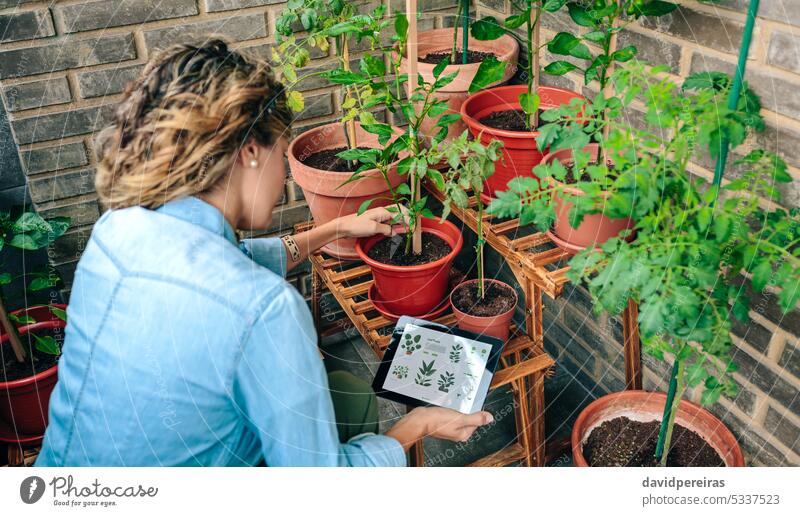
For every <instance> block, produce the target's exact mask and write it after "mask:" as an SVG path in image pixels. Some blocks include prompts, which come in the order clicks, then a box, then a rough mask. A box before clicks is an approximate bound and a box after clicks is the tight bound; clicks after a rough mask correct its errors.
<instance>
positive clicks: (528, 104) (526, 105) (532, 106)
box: [519, 92, 540, 115]
mask: <svg viewBox="0 0 800 516" xmlns="http://www.w3.org/2000/svg"><path fill="white" fill-rule="evenodd" d="M539 102H540V99H539V95H537V94H535V93H528V92H525V93H522V94H520V96H519V105H520V107H521V108H522V110H523V111H524V112H525V113H527V114H529V115H533V114H534V113H536V112H537V111H538V110H539Z"/></svg>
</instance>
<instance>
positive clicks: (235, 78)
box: [37, 40, 491, 466]
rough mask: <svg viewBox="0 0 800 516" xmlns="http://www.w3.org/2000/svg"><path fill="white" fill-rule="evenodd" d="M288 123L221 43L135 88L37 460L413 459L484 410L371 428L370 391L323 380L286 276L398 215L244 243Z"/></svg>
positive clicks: (343, 380) (188, 51)
mask: <svg viewBox="0 0 800 516" xmlns="http://www.w3.org/2000/svg"><path fill="white" fill-rule="evenodd" d="M289 123H290V115H289V111H288V110H287V108H286V103H285V96H284V93H283V92H282V90H281V87H280V86H279V85H278V84H277V83H276V82H274V80H273V79H272V78H271V76H270V74H269V71H268V69H267V68H266V66H265V65H263V64H262V63H260V62H258V61H256V60H254V59H251V58H249V57H247V56H245V55H243V54H242V53H240V52H236V51H233V50H230V49H229V48H228V46H227V45H226V43H225V42H223V41H220V40H214V41H209V42H208V43H206V44H204V45H202V46H199V47H194V46H186V45H183V46H178V47H175V48H173V49H170V50H168V51H166V52H165V53H164V54H162V55H161V56H160V57H159V58H157V59H156V60H154V61H153V62H152V63H150V64H149V65H148V66H147V67H146V69H145V70H144V71H143V73H142V75H141V77H139V79H138V80H137V81H136V82H135V83H134V84H132V85H131V86H130V87H129V88H128V90H127V92H126V94H125V98H124V99H123V101H122V103H121V105H120V106H119V108H118V110H117V113H116V117H115V121H114V123H113V125H112V126H111V127H110V128H108V129H107V130H106V131H104V132H103V134H102V135H101V138H100V144H99V152H98V155H99V156H100V163H99V165H98V171H97V178H96V187H97V192H98V194H99V196H100V200H101V201H102V203H103V204H104V205H105V206H106V207H107V208H110V210H109V211H107V212H106V213H105V214H104V215H103V216H102V217H101V218H100V220H98V222H97V223H96V225H95V227H94V230H93V232H92V237H91V239H90V240H89V242H88V244H87V246H86V250H85V252H84V254H83V256H82V258H81V261H80V263H79V265H78V268H77V271H76V275H75V281H74V284H73V288H72V294H71V298H70V305H69V324H68V326H67V329H66V338H65V342H64V347H63V356H62V357H61V361H60V363H59V372H58V376H59V378H58V384H57V386H56V388H55V391H54V393H53V396H52V399H51V401H50V425H49V427H48V429H47V433H46V435H45V439H44V444H43V447H42V450H41V453H40V455H39V459H38V461H37V465H43V466H51V465H96V466H100V465H102V466H106V465H215V466H227V465H256V464H260V463H266V464H267V465H269V466H283V465H287V466H300V465H330V466H367V465H369V466H384V465H387V466H388V465H405V451H407V450H408V448H409V447H410V446H411V445H412V444H413V443H414V442H416V441H417V440H419V439H421V438H422V437H423V436H432V437H438V438H443V439H451V440H466V439H468V438H469V436H470V435H471V434H472V432H473V431H474V430H475V428H476V427H478V426H480V425H483V424H487V423H489V422H491V415H490V414H488V413H486V412H481V413H477V414H473V415H463V414H459V413H457V412H454V411H450V410H446V409H440V408H431V407H426V408H417V409H414V410H412V411H411V412H410V413H409V414H408V415H406V416H405V417H404V418H402V419H401V420H399V421H398V422H397V423H396V424H395V425H394V427H392V428H391V429H390V430H389V431H388V432H386V434H384V435H375V432H377V429H378V421H377V410H376V401H375V395H374V393H373V392H372V391H371V389H369V387H368V386H367V385H366V384H365V383H364V382H360V381H358V380H357V379H355V378H354V377H352V376H350V375H347V374H344V373H334V374H332V375H331V376H326V373H325V369H324V366H323V363H322V360H321V358H320V355H319V351H318V350H317V347H316V335H315V331H314V326H313V324H312V320H311V316H310V313H309V310H308V307H307V305H306V303H305V301H304V300H303V298H302V297H301V296H300V295H299V294H298V292H297V291H296V290H295V289H294V288H293V287H292V286H291V285H289V284H288V283H287V282H286V281H285V280H284V276H285V274H286V272H287V270H289V269H291V268H292V267H294V266H295V265H298V264H299V263H301V262H302V261H303V260H304V259H305V257H306V256H307V255H308V254H309V253H310V252H313V251H314V250H316V249H318V248H320V247H321V246H323V245H325V244H327V243H328V242H331V241H333V240H334V239H336V238H337V237H341V236H346V237H365V236H370V235H373V234H376V233H382V234H386V235H390V234H391V232H392V228H391V226H390V225H388V224H387V222H388V221H389V219H390V218H391V215H390V214H389V213H388V212H386V210H384V209H383V208H380V209H375V210H371V211H368V212H367V213H365V214H363V215H362V216H358V217H357V216H350V217H344V218H342V219H338V220H335V221H333V222H331V223H328V224H325V225H322V226H320V227H317V228H315V229H312V230H310V231H308V232H305V233H301V234H299V235H296V236H294V237H284V239H283V240H281V239H251V240H243V241H241V242H238V241H237V237H236V233H235V232H234V228H236V229H242V230H251V229H266V228H268V227H269V226H270V222H271V215H272V210H273V208H274V207H275V205H276V204H277V203H278V201H279V200H280V199H281V196H282V192H283V188H284V181H285V176H286V170H285V167H284V153H285V151H286V146H287V142H286V138H285V136H286V134H287V133H288V129H289ZM329 389H330V390H329Z"/></svg>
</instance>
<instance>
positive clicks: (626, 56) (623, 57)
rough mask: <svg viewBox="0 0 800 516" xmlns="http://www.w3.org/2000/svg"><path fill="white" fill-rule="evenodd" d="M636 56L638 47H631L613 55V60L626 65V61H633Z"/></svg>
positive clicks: (621, 49)
mask: <svg viewBox="0 0 800 516" xmlns="http://www.w3.org/2000/svg"><path fill="white" fill-rule="evenodd" d="M635 55H636V47H635V46H633V45H629V46H627V47H624V48H620V49H619V50H617V51H616V52H614V53H613V54H611V59H613V60H614V61H619V62H620V63H624V62H626V61H630V60H631V59H633V56H635Z"/></svg>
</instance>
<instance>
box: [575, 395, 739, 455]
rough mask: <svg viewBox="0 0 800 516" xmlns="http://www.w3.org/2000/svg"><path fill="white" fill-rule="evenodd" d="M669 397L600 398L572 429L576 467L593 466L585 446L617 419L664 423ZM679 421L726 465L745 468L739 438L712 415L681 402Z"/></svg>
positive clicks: (696, 406) (619, 396)
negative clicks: (597, 431)
mask: <svg viewBox="0 0 800 516" xmlns="http://www.w3.org/2000/svg"><path fill="white" fill-rule="evenodd" d="M666 402H667V395H666V393H663V392H648V391H622V392H616V393H613V394H608V395H606V396H603V397H601V398H597V399H596V400H594V401H593V402H592V403H590V404H589V405H588V406H587V407H586V408H585V409H583V410H582V411H581V413H580V415H579V416H578V419H577V421H575V425H574V426H573V427H572V462H573V464H574V465H575V466H581V467H586V466H589V464H588V463H587V462H586V458H585V457H584V456H583V445H584V444H585V443H586V440H587V439H588V438H589V435H590V434H591V432H592V430H594V429H595V428H596V427H598V426H599V425H601V424H602V423H603V422H604V421H608V420H611V419H614V418H617V417H621V416H625V417H627V418H628V419H631V420H634V421H642V422H647V421H661V417H662V416H663V414H664V404H665V403H666ZM675 422H676V423H677V424H679V425H681V426H682V427H684V428H687V429H689V430H691V431H693V432H696V433H697V434H698V435H699V436H700V437H702V438H703V439H704V440H705V441H706V442H707V443H708V444H709V445H711V447H712V448H714V450H716V452H717V453H719V456H720V457H722V460H723V461H724V462H725V465H726V466H735V467H741V466H744V456H743V455H742V449H741V447H740V446H739V443H738V442H737V441H736V437H734V435H733V434H732V433H731V431H730V430H728V427H726V426H725V424H724V423H723V422H722V421H720V420H719V419H717V418H716V416H714V415H713V414H712V413H711V412H709V411H707V410H706V409H704V408H703V407H701V406H700V405H697V404H695V403H692V402H691V401H687V400H681V401H680V404H679V405H678V414H677V415H676V416H675Z"/></svg>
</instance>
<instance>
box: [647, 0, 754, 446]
mask: <svg viewBox="0 0 800 516" xmlns="http://www.w3.org/2000/svg"><path fill="white" fill-rule="evenodd" d="M758 3H759V0H750V6H749V8H748V10H747V21H746V22H745V24H744V32H743V33H742V44H741V45H740V47H739V60H738V62H737V63H736V75H734V77H733V86H731V93H730V97H728V109H731V110H734V109H736V106H737V105H738V103H739V96H740V95H741V93H742V83H743V82H744V70H745V67H746V66H747V54H749V53H750V42H751V41H752V39H753V27H754V26H755V23H756V15H757V14H758ZM729 144H730V142H729V141H728V139H727V138H723V139H722V147H721V148H720V152H719V159H717V166H716V167H715V168H714V184H715V185H717V186H719V185H720V184H722V173H723V172H724V171H725V162H726V161H727V160H728V147H729ZM677 385H678V361H677V360H676V361H675V363H674V364H673V366H672V373H671V374H670V379H669V389H668V390H667V402H666V405H665V406H664V418H663V419H662V420H661V427H660V429H659V432H658V442H657V443H656V452H655V458H656V460H661V456H662V455H663V454H664V453H665V452H666V453H668V452H669V450H664V440H665V438H666V435H667V426H669V420H670V419H671V418H670V416H671V415H672V414H671V412H672V404H673V401H674V400H675V390H676V387H677Z"/></svg>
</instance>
